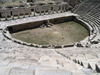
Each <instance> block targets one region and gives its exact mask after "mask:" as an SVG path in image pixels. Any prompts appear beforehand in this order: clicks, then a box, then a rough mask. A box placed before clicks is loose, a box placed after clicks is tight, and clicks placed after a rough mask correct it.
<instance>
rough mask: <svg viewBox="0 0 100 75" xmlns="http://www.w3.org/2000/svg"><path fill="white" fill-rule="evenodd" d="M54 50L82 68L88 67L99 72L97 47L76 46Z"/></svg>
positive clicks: (99, 63)
mask: <svg viewBox="0 0 100 75" xmlns="http://www.w3.org/2000/svg"><path fill="white" fill-rule="evenodd" d="M56 51H57V52H58V53H59V54H61V55H63V56H65V57H67V58H69V59H70V60H73V61H74V62H76V63H78V64H80V65H81V66H83V67H84V68H90V69H92V70H95V71H97V72H100V56H99V55H100V52H99V50H98V49H91V48H76V49H67V50H56Z"/></svg>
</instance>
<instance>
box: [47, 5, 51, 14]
mask: <svg viewBox="0 0 100 75" xmlns="http://www.w3.org/2000/svg"><path fill="white" fill-rule="evenodd" d="M50 12H51V6H49V11H48V14H50Z"/></svg>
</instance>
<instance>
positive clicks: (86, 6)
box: [73, 0, 100, 16]
mask: <svg viewBox="0 0 100 75" xmlns="http://www.w3.org/2000/svg"><path fill="white" fill-rule="evenodd" d="M99 4H100V0H92V1H91V0H86V1H83V3H82V4H80V5H79V7H78V8H77V9H76V10H75V11H73V12H74V13H77V14H79V15H81V16H84V15H85V14H87V13H88V12H90V11H91V10H92V9H94V8H95V7H96V6H97V5H99ZM83 12H84V13H83Z"/></svg>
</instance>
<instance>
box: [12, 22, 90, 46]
mask: <svg viewBox="0 0 100 75" xmlns="http://www.w3.org/2000/svg"><path fill="white" fill-rule="evenodd" d="M11 35H12V36H13V38H17V39H19V40H22V41H25V42H28V43H35V44H40V45H49V44H52V45H62V44H71V43H74V42H79V41H81V40H83V39H84V38H85V37H86V36H88V35H89V32H88V31H87V30H86V29H85V28H84V27H83V26H82V25H80V24H78V23H76V22H73V21H70V22H64V23H60V24H56V25H53V26H52V27H51V28H47V27H45V28H43V29H41V28H34V29H30V30H25V31H20V32H17V33H13V34H11Z"/></svg>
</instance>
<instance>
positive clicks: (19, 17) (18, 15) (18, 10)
mask: <svg viewBox="0 0 100 75" xmlns="http://www.w3.org/2000/svg"><path fill="white" fill-rule="evenodd" d="M17 11H18V18H20V8H18V9H17Z"/></svg>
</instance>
